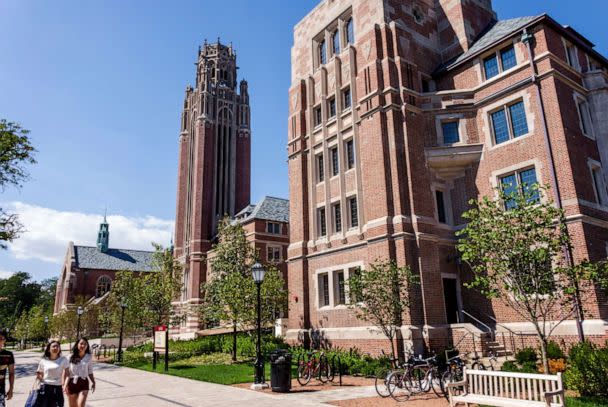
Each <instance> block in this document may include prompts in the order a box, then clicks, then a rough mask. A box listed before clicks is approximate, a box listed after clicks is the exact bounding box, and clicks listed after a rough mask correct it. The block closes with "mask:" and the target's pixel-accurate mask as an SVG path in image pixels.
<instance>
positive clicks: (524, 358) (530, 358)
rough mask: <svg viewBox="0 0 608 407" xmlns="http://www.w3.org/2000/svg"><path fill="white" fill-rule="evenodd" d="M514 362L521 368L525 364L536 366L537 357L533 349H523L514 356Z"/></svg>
mask: <svg viewBox="0 0 608 407" xmlns="http://www.w3.org/2000/svg"><path fill="white" fill-rule="evenodd" d="M515 360H516V361H517V363H518V364H520V365H521V366H523V365H524V364H525V363H526V362H533V363H534V364H535V365H536V361H537V360H538V355H537V354H536V350H535V349H534V348H523V349H521V350H520V351H518V352H517V353H516V354H515ZM535 370H536V369H535Z"/></svg>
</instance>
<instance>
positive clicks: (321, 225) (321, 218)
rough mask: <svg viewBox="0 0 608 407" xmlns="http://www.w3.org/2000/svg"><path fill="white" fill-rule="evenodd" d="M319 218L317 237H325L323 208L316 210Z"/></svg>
mask: <svg viewBox="0 0 608 407" xmlns="http://www.w3.org/2000/svg"><path fill="white" fill-rule="evenodd" d="M317 212H318V217H319V236H326V235H327V223H326V219H325V208H319V209H317Z"/></svg>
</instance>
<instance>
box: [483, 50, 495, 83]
mask: <svg viewBox="0 0 608 407" xmlns="http://www.w3.org/2000/svg"><path fill="white" fill-rule="evenodd" d="M483 67H484V70H485V72H486V79H490V78H492V77H494V76H496V75H498V61H497V60H496V55H492V56H491V57H489V58H486V59H484V60H483Z"/></svg>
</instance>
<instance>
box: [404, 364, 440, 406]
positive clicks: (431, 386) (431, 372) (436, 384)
mask: <svg viewBox="0 0 608 407" xmlns="http://www.w3.org/2000/svg"><path fill="white" fill-rule="evenodd" d="M418 360H419V361H420V362H423V363H424V364H420V363H419V364H418V365H417V366H414V367H413V369H412V371H411V375H410V376H411V379H412V380H410V384H411V386H412V387H411V389H410V390H411V391H412V392H413V393H423V392H424V393H428V392H430V391H431V390H433V393H435V395H436V396H438V397H440V396H442V395H443V386H442V384H441V375H440V374H439V367H438V363H437V357H436V356H431V357H430V358H426V359H418Z"/></svg>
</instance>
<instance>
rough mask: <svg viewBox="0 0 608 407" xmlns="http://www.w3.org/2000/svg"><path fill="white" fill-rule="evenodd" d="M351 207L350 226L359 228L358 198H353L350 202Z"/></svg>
mask: <svg viewBox="0 0 608 407" xmlns="http://www.w3.org/2000/svg"><path fill="white" fill-rule="evenodd" d="M348 203H349V206H350V226H351V227H357V226H359V214H358V209H357V198H351V199H350V200H349V201H348Z"/></svg>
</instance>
